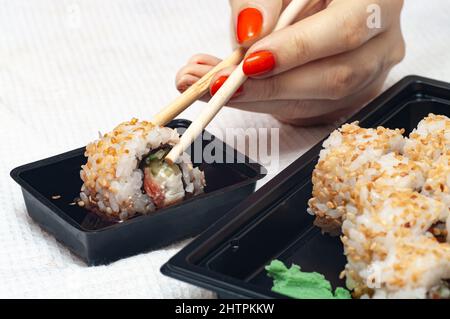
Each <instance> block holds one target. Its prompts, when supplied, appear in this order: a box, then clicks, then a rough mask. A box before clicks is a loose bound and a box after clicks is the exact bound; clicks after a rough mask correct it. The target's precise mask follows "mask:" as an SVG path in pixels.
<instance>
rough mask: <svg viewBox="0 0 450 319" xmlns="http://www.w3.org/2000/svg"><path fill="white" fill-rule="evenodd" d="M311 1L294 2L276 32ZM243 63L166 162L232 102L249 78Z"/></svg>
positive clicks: (281, 17) (177, 153)
mask: <svg viewBox="0 0 450 319" xmlns="http://www.w3.org/2000/svg"><path fill="white" fill-rule="evenodd" d="M310 1H311V0H293V1H291V3H290V4H289V5H288V6H287V7H286V9H285V10H284V11H283V12H282V14H281V16H280V18H279V19H278V23H277V25H276V27H275V28H274V31H277V30H280V29H282V28H285V27H287V26H289V25H290V24H291V23H292V22H293V21H294V19H295V18H296V17H297V15H298V14H300V12H301V11H302V10H303V9H304V8H305V7H306V6H307V5H308V3H309V2H310ZM242 65H243V61H242V62H241V63H240V64H239V65H238V67H237V68H236V69H235V70H234V71H233V73H231V74H230V76H229V77H228V79H227V80H226V81H225V83H224V84H223V85H222V87H221V88H220V89H219V90H218V91H217V92H216V94H214V96H213V97H212V98H211V100H210V101H209V102H208V105H207V106H206V107H205V109H204V111H203V112H202V113H200V115H199V117H198V118H197V119H196V120H195V121H194V122H192V124H191V125H190V126H189V128H188V129H187V130H186V131H185V132H184V134H183V135H182V136H181V139H180V141H179V143H178V144H176V145H175V146H174V147H173V148H172V150H171V151H170V152H169V154H167V156H166V158H165V160H166V161H167V162H168V163H175V162H176V161H177V160H178V157H179V156H180V155H181V154H182V153H183V152H184V151H185V150H186V149H187V148H188V147H189V146H190V145H191V144H192V142H193V141H194V140H195V139H196V138H197V136H199V135H200V134H201V133H202V131H203V130H204V129H205V127H206V126H207V125H208V124H209V122H211V120H212V119H213V118H214V116H216V114H217V113H218V112H219V111H220V109H221V108H222V107H223V106H224V105H225V104H226V103H227V102H228V101H229V100H230V98H231V97H232V96H233V94H234V93H235V92H236V90H237V89H238V88H239V87H240V86H241V85H242V84H243V83H244V82H245V81H246V80H247V76H246V75H245V74H244V72H243V70H242Z"/></svg>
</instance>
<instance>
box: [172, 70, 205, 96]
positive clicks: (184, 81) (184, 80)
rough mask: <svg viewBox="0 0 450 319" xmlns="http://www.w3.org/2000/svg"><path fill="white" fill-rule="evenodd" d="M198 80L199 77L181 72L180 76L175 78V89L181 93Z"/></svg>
mask: <svg viewBox="0 0 450 319" xmlns="http://www.w3.org/2000/svg"><path fill="white" fill-rule="evenodd" d="M198 80H200V78H199V77H197V76H193V75H191V74H183V75H182V76H181V77H179V78H177V80H176V82H175V85H176V87H177V90H178V91H179V92H180V93H183V92H184V91H186V90H187V89H188V88H190V87H191V86H192V85H193V84H194V83H195V82H197V81H198Z"/></svg>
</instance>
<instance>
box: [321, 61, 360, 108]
mask: <svg viewBox="0 0 450 319" xmlns="http://www.w3.org/2000/svg"><path fill="white" fill-rule="evenodd" d="M356 77H357V75H356V72H355V70H354V69H353V68H351V67H349V66H338V67H336V68H335V69H334V70H332V71H331V72H330V73H329V75H328V76H327V79H326V81H325V82H326V89H327V91H328V94H329V98H330V99H333V100H339V99H342V98H344V97H346V96H348V95H349V94H350V92H351V90H352V88H353V87H354V86H355V84H356V83H357V81H356Z"/></svg>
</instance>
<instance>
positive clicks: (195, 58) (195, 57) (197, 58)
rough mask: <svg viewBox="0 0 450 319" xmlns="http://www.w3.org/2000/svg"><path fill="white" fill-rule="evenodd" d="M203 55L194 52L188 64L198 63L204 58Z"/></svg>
mask: <svg viewBox="0 0 450 319" xmlns="http://www.w3.org/2000/svg"><path fill="white" fill-rule="evenodd" d="M202 57H203V55H202V54H200V53H198V54H194V55H193V56H191V57H190V58H189V60H188V64H191V63H192V64H197V63H198V62H200V61H201V60H202Z"/></svg>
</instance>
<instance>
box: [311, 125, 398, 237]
mask: <svg viewBox="0 0 450 319" xmlns="http://www.w3.org/2000/svg"><path fill="white" fill-rule="evenodd" d="M402 133H403V131H402V130H390V129H386V128H382V127H379V128H376V129H365V128H361V127H359V126H358V123H352V124H346V125H344V126H343V127H342V128H340V129H338V130H335V131H334V132H333V133H331V135H330V137H329V138H328V139H327V140H326V141H325V142H324V143H323V146H324V149H323V150H322V151H321V152H320V158H319V162H318V164H317V165H316V168H315V170H314V173H313V177H312V182H313V197H312V198H311V199H310V200H309V203H308V204H309V209H308V212H309V213H310V214H312V215H315V216H316V220H315V224H316V225H317V226H319V227H321V228H322V230H323V231H324V232H327V233H330V234H333V235H337V234H339V233H340V226H341V224H342V218H343V216H344V215H345V212H346V210H347V209H352V207H351V202H350V199H351V192H352V190H353V189H354V187H355V185H356V183H357V182H358V180H359V179H360V178H362V177H364V176H365V175H364V172H366V171H367V170H370V169H372V170H380V169H382V167H381V168H379V167H378V166H380V165H378V164H376V163H377V161H379V160H380V158H381V157H382V156H383V155H385V154H388V153H390V152H398V151H400V150H401V149H402V148H403V145H404V138H403V136H402Z"/></svg>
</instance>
